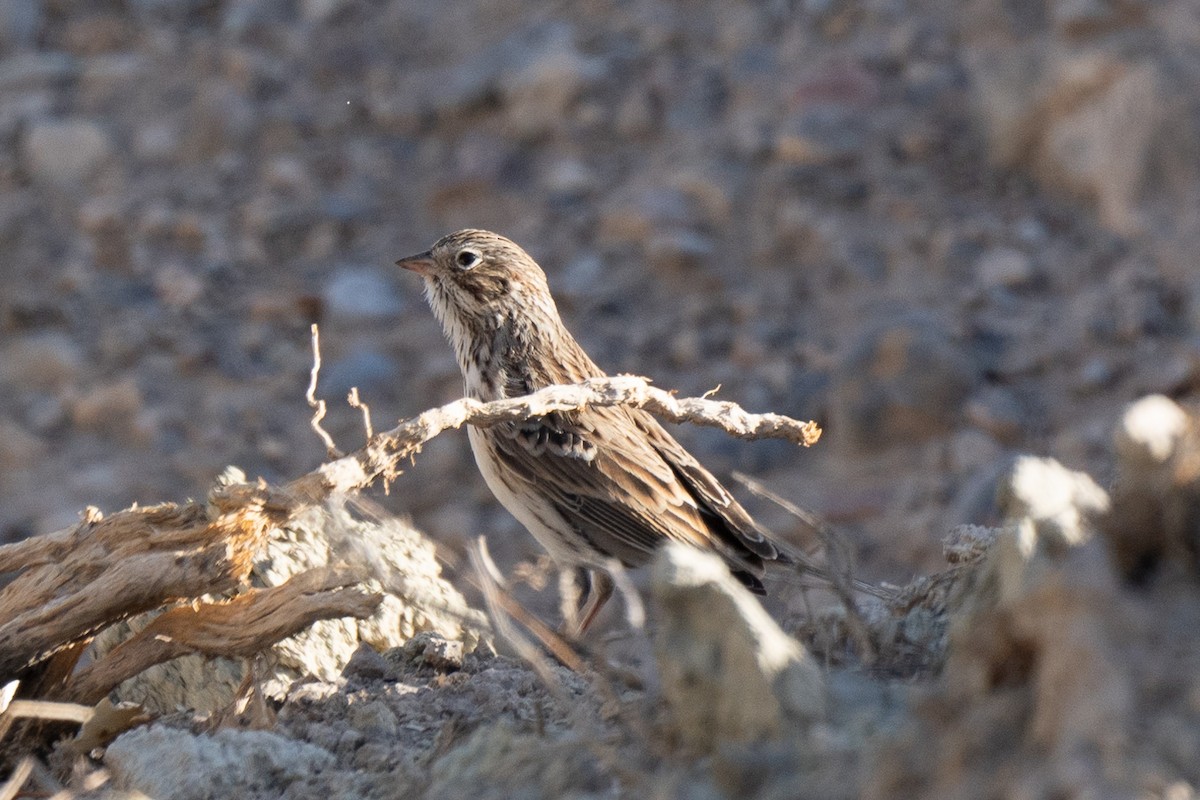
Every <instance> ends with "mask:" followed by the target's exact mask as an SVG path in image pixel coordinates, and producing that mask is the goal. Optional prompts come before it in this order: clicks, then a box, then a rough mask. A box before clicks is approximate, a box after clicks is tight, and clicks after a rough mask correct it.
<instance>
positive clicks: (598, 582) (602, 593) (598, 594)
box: [577, 570, 613, 636]
mask: <svg viewBox="0 0 1200 800" xmlns="http://www.w3.org/2000/svg"><path fill="white" fill-rule="evenodd" d="M588 577H589V578H590V580H589V581H588V588H587V592H586V593H585V594H584V596H583V610H582V611H581V612H580V613H581V615H582V619H581V620H580V622H579V633H578V634H577V635H578V636H583V634H584V632H586V631H587V629H588V628H589V627H590V626H591V624H592V620H594V619H596V615H597V614H599V613H600V609H602V608H604V604H605V603H607V602H608V598H610V597H612V593H613V579H612V578H610V577H609V576H608V573H607V572H602V571H600V570H589V571H588Z"/></svg>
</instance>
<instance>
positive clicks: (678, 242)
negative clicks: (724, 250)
mask: <svg viewBox="0 0 1200 800" xmlns="http://www.w3.org/2000/svg"><path fill="white" fill-rule="evenodd" d="M712 254H713V243H712V240H711V239H709V238H708V237H707V236H703V235H701V234H699V233H694V232H692V231H686V230H683V231H672V232H667V233H659V234H656V235H655V236H653V237H652V238H651V239H650V241H649V243H648V244H647V247H646V258H647V260H648V261H649V262H650V266H651V267H653V268H654V269H655V270H659V271H663V272H686V271H689V270H694V269H696V268H698V267H700V266H702V265H703V264H705V263H706V262H707V261H708V259H709V258H710V257H711V256H712Z"/></svg>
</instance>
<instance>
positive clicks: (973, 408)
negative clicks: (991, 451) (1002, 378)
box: [965, 386, 1029, 444]
mask: <svg viewBox="0 0 1200 800" xmlns="http://www.w3.org/2000/svg"><path fill="white" fill-rule="evenodd" d="M965 410H966V418H967V420H968V421H969V422H970V423H971V424H972V425H974V426H976V427H977V428H979V429H980V430H982V431H985V432H986V433H988V434H989V435H991V436H992V437H994V438H995V439H996V440H997V441H1000V442H1003V443H1005V444H1013V443H1014V442H1016V441H1018V440H1019V439H1020V438H1021V436H1022V434H1024V433H1026V429H1027V426H1028V418H1029V412H1028V411H1027V410H1026V408H1025V407H1024V406H1023V405H1022V403H1021V401H1020V400H1018V399H1017V396H1016V395H1015V394H1014V393H1013V392H1012V390H1010V389H1008V388H1006V387H1004V386H989V387H987V388H985V389H983V390H982V391H980V392H977V393H976V394H975V395H973V396H972V397H971V398H970V399H969V400H968V401H967V404H966V409H965Z"/></svg>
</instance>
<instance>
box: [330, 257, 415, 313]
mask: <svg viewBox="0 0 1200 800" xmlns="http://www.w3.org/2000/svg"><path fill="white" fill-rule="evenodd" d="M321 299H322V301H323V302H324V307H325V310H326V311H328V313H329V314H330V315H331V316H334V317H342V318H344V319H348V320H357V321H360V322H361V321H371V320H380V319H389V318H394V317H396V316H399V314H400V312H401V311H403V309H404V302H403V301H402V300H401V298H400V296H399V295H398V294H397V293H396V289H395V286H394V285H393V284H392V282H391V281H389V280H388V279H387V278H385V277H384V275H383V274H382V272H381V271H380V270H378V269H376V268H375V267H363V266H345V267H340V268H339V269H338V270H337V271H335V272H334V273H333V274H332V275H331V276H330V277H329V278H328V279H327V280H326V281H325V285H324V287H322V289H321Z"/></svg>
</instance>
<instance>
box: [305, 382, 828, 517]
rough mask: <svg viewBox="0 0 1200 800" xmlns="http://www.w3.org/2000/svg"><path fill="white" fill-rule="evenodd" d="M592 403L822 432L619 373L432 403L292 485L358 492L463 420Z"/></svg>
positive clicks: (750, 428) (721, 423)
mask: <svg viewBox="0 0 1200 800" xmlns="http://www.w3.org/2000/svg"><path fill="white" fill-rule="evenodd" d="M587 406H630V407H632V408H642V409H645V410H646V411H649V412H650V413H651V414H654V415H655V416H657V417H661V418H662V419H664V420H667V421H668V422H676V423H680V422H690V423H692V424H695V425H704V426H708V427H713V428H720V429H721V430H723V431H725V432H726V433H728V434H729V435H731V436H736V437H738V438H739V439H785V440H787V441H789V442H793V443H794V444H798V445H803V446H805V447H808V446H810V445H812V444H815V443H816V442H817V440H818V439H819V438H820V436H821V429H820V427H819V426H818V425H817V424H816V423H815V422H811V421H810V422H801V421H800V420H796V419H792V418H791V417H786V416H784V415H782V414H751V413H749V412H747V411H744V410H743V409H742V408H741V407H740V406H738V405H736V404H734V403H730V402H727V401H720V400H709V399H707V398H697V397H689V398H682V399H680V398H677V397H675V396H674V395H672V394H671V393H670V392H667V391H664V390H662V389H658V388H655V387H653V386H651V385H650V384H649V382H647V380H646V379H645V378H638V377H635V376H633V375H618V376H616V377H612V378H591V379H589V380H586V381H584V382H583V383H580V384H575V385H568V386H548V387H546V388H545V389H541V390H539V391H537V392H534V393H533V394H531V395H527V396H525V397H514V398H510V399H505V400H495V401H492V402H490V403H483V402H480V401H479V400H474V399H472V398H463V399H461V400H455V401H454V402H452V403H447V404H446V405H444V406H441V407H440V408H434V409H430V410H429V411H425V412H423V413H421V414H419V415H417V416H416V417H413V418H412V419H409V420H406V421H404V422H402V423H400V425H399V426H397V427H395V428H393V429H391V430H390V431H386V432H384V433H380V434H378V435H377V436H375V437H373V438H372V439H371V440H370V441H369V442H368V443H367V445H366V446H365V447H363V448H362V449H360V450H358V451H356V452H354V453H351V454H350V455H348V456H345V457H344V458H339V459H336V460H334V461H330V462H329V463H327V464H324V465H322V466H321V467H319V468H318V469H316V470H314V471H313V472H310V473H309V474H308V475H305V476H303V477H301V478H299V479H297V480H295V481H293V482H292V483H291V484H289V487H288V488H289V489H290V490H291V491H293V492H296V493H297V494H298V495H300V496H301V497H308V498H314V499H315V498H319V497H324V496H326V495H328V494H331V493H335V492H353V491H356V490H358V489H362V488H363V487H365V486H368V485H370V484H371V483H373V482H374V481H375V480H376V479H377V478H379V477H381V476H382V477H383V478H384V480H385V481H386V480H392V479H393V478H395V476H396V475H398V474H399V472H400V469H399V464H400V463H401V462H402V461H404V460H405V459H407V458H410V457H412V456H413V455H415V454H416V453H418V452H420V450H421V447H422V446H423V445H424V444H425V443H426V442H428V441H429V440H430V439H432V438H434V437H435V436H437V435H438V434H440V433H442V432H443V431H447V430H450V429H453V428H461V427H462V426H463V425H475V426H477V427H490V426H492V425H497V424H500V423H503V422H521V421H524V420H527V419H531V418H534V417H541V416H545V415H546V414H552V413H554V412H563V411H578V410H579V409H582V408H585V407H587Z"/></svg>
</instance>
